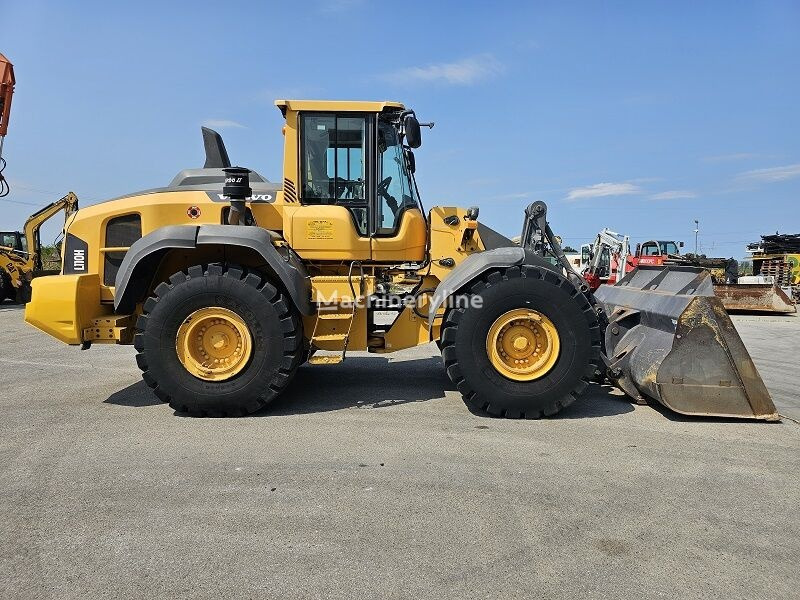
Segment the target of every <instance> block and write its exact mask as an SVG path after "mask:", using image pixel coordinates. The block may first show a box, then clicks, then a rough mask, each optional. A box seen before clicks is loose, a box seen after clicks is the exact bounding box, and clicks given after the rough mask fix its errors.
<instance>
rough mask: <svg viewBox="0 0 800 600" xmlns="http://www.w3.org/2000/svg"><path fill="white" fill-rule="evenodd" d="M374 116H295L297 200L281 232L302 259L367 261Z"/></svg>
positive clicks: (369, 250)
mask: <svg viewBox="0 0 800 600" xmlns="http://www.w3.org/2000/svg"><path fill="white" fill-rule="evenodd" d="M373 132H374V116H368V115H366V114H361V113H324V112H305V113H300V115H299V134H300V202H301V205H299V206H292V207H288V206H287V207H286V209H285V210H286V213H285V214H286V217H288V220H289V227H288V228H286V229H288V230H287V231H285V232H284V235H286V237H287V241H288V242H289V243H290V244H291V246H292V248H293V249H294V250H295V251H296V252H297V253H298V254H299V255H300V256H301V257H303V258H305V259H312V260H331V261H348V260H370V258H371V257H372V250H371V244H370V236H369V234H370V231H369V229H370V219H369V212H370V211H369V204H370V192H369V190H370V183H371V180H372V178H371V177H370V176H369V170H370V162H371V161H369V160H368V157H369V156H370V151H371V149H372V144H371V142H370V139H371V135H372V134H373Z"/></svg>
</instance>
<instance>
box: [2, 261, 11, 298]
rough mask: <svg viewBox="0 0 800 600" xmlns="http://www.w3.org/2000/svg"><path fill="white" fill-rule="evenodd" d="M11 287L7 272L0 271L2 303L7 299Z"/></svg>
mask: <svg viewBox="0 0 800 600" xmlns="http://www.w3.org/2000/svg"><path fill="white" fill-rule="evenodd" d="M10 287H11V286H10V285H9V281H8V278H7V276H6V272H5V271H4V270H3V269H0V302H3V300H5V299H6V297H7V296H8V290H9V288H10Z"/></svg>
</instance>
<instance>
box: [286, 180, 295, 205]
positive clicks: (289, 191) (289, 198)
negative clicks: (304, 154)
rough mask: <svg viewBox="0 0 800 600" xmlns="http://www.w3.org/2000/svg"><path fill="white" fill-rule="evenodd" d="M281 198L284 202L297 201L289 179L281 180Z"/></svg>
mask: <svg viewBox="0 0 800 600" xmlns="http://www.w3.org/2000/svg"><path fill="white" fill-rule="evenodd" d="M283 199H284V200H285V201H286V202H297V192H296V191H295V187H294V182H293V181H292V180H291V179H284V180H283Z"/></svg>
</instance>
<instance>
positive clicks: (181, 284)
mask: <svg viewBox="0 0 800 600" xmlns="http://www.w3.org/2000/svg"><path fill="white" fill-rule="evenodd" d="M276 105H277V106H278V108H279V109H280V110H281V112H282V114H283V116H284V117H285V126H284V128H283V135H284V158H283V176H282V181H281V182H280V183H271V182H269V181H267V180H266V179H264V178H263V177H261V176H260V175H258V174H257V173H254V172H251V171H249V170H247V169H242V168H233V167H231V164H230V161H229V159H228V154H227V151H226V150H225V147H224V145H223V144H222V141H221V139H220V137H219V135H217V134H216V133H215V132H213V131H211V130H207V129H204V131H203V135H204V142H205V147H206V164H205V166H204V168H202V169H188V170H185V171H182V172H181V173H179V174H178V175H177V176H176V177H175V178H174V179H173V180H172V182H171V183H170V184H169V185H168V186H167V187H164V188H158V189H153V190H148V191H145V192H140V193H136V194H132V195H129V196H123V197H121V198H117V199H115V200H111V201H108V202H105V203H102V204H97V205H94V206H90V207H87V208H84V209H81V210H80V211H78V212H77V213H76V214H75V216H74V217H73V218H72V219H70V221H69V222H68V223H67V226H66V242H65V251H64V263H63V267H62V272H61V274H60V275H56V276H51V277H43V278H38V279H36V280H34V281H33V298H32V301H31V302H30V303H29V304H28V306H27V308H26V314H25V318H26V320H27V321H28V322H29V323H31V324H32V325H35V326H36V327H38V328H40V329H41V330H43V331H45V332H47V333H49V334H50V335H52V336H54V337H56V338H58V339H60V340H62V341H63V342H66V343H68V344H75V345H82V346H83V347H85V348H86V347H89V346H90V345H91V344H93V343H118V344H130V343H133V345H134V346H135V348H136V351H137V353H138V354H137V357H136V361H137V364H138V365H139V367H140V368H141V370H142V372H143V378H144V380H145V381H146V382H147V384H148V385H149V386H150V387H151V388H153V390H154V392H155V394H156V395H157V396H158V397H159V398H161V399H162V400H164V401H165V402H168V403H169V404H170V406H172V407H173V408H174V409H175V410H177V411H180V412H186V413H189V414H192V415H198V416H224V415H243V414H246V413H250V412H253V411H255V410H258V409H259V408H261V407H262V406H264V405H265V404H267V403H269V402H270V401H272V400H273V399H274V398H275V397H277V396H278V395H279V394H280V393H281V392H282V391H283V390H284V389H286V386H287V385H288V384H289V382H290V381H291V379H292V377H293V376H294V375H295V373H296V372H297V369H298V367H299V366H300V365H301V364H303V363H305V362H309V363H311V364H334V363H337V362H341V360H343V359H344V358H345V356H346V353H347V352H348V351H350V350H362V351H369V352H373V353H388V352H394V351H395V350H400V349H403V348H409V347H413V346H416V345H419V344H426V343H428V342H432V341H434V342H436V343H437V344H438V346H439V347H440V348H441V352H442V357H443V359H444V367H445V369H446V371H447V374H448V376H449V377H450V379H451V380H452V381H453V382H454V384H455V385H456V386H457V388H458V390H459V391H460V392H461V394H462V396H463V398H464V401H465V402H466V403H467V404H469V405H470V406H472V407H474V408H476V409H478V410H483V411H485V412H487V413H489V414H492V415H498V416H504V417H527V418H536V417H541V416H545V415H553V414H555V413H557V412H558V411H559V410H561V409H562V408H563V407H565V406H567V405H568V404H570V403H572V402H573V401H575V400H576V399H578V398H580V397H581V396H582V395H583V394H584V393H585V392H586V390H587V388H588V386H589V382H590V381H591V380H592V379H593V378H595V377H596V376H597V374H598V373H604V372H606V371H607V365H608V366H610V367H611V369H609V370H608V371H607V373H608V375H609V377H610V378H611V379H612V381H614V382H617V383H618V384H619V385H620V387H621V388H622V389H624V390H625V391H626V392H627V393H629V394H631V395H632V396H634V397H637V398H649V399H651V400H655V401H660V402H662V403H664V404H665V405H667V406H670V407H672V408H674V409H676V410H679V411H681V412H685V413H689V414H704V415H707V414H725V415H726V416H739V417H749V418H759V419H776V418H777V415H776V413H775V409H774V406H772V402H771V400H770V398H769V394H768V393H767V391H766V389H765V388H764V386H763V383H762V382H761V379H760V378H759V377H758V373H757V372H756V371H755V367H753V365H752V361H751V360H750V357H749V356H748V355H747V352H746V351H744V347H743V346H740V345H741V340H739V339H738V335H737V334H736V331H735V329H733V327H732V325H731V324H730V320H727V321H726V319H727V316H726V315H725V313H724V311H721V314H717V310H716V309H717V305H718V301H717V300H715V299H714V298H713V296H708V295H707V290H706V287H705V286H704V285H702V274H700V273H699V271H697V270H694V271H692V270H689V271H686V270H677V271H675V270H672V269H659V270H658V272H657V273H654V274H653V275H654V276H653V277H650V278H649V279H647V281H646V282H644V283H642V281H641V280H640V278H639V277H638V275H637V272H634V273H631V274H630V275H629V276H628V277H626V278H625V279H623V280H622V281H621V282H620V283H619V284H618V285H617V286H614V287H609V286H603V287H601V290H603V288H605V290H604V294H603V298H602V300H603V302H602V303H600V302H598V301H597V300H596V298H595V296H594V295H593V294H592V293H591V292H590V291H589V288H588V286H587V285H586V283H585V282H584V281H583V280H582V279H581V278H580V276H579V275H578V274H577V273H575V272H574V271H573V270H572V269H571V268H570V267H569V264H568V262H567V259H566V257H565V256H564V253H563V252H562V251H561V247H560V245H559V243H558V240H557V238H556V236H555V235H554V234H553V232H552V231H551V229H550V226H549V224H548V222H547V208H546V206H545V205H544V204H543V203H541V202H536V203H533V204H532V205H531V206H529V207H528V209H527V210H526V214H525V219H524V223H523V227H522V235H521V239H520V245H515V244H513V243H512V242H511V240H509V239H507V238H506V237H504V236H503V235H501V234H499V233H497V232H496V231H493V230H492V229H490V228H489V227H487V226H485V225H484V224H482V223H480V222H479V220H478V209H477V208H474V207H473V208H468V209H464V208H458V207H455V206H435V207H433V208H432V209H431V210H430V212H428V213H426V212H425V210H424V209H423V207H422V203H421V201H420V197H419V193H418V190H417V185H416V182H415V179H414V172H415V170H416V160H415V157H414V150H415V149H417V148H419V147H420V145H421V134H420V123H419V122H418V120H417V118H416V116H415V114H414V111H412V110H408V109H406V108H405V107H404V106H403V105H402V104H400V103H397V102H339V101H303V100H279V101H277V102H276ZM631 276H634V277H633V278H631ZM661 283H664V284H665V287H664V289H663V291H662V290H661V289H658V290H656V288H658V286H659V285H660V284H661ZM654 290H655V291H654ZM379 311H380V312H381V313H383V314H385V313H386V311H390V312H391V313H393V314H394V318H393V319H391V322H389V323H385V322H384V321H383V320H381V322H379V320H378V319H376V318H375V317H376V313H378V312H379ZM709 311H711V313H713V318H711V316H709ZM688 313H691V314H688ZM693 315H703V316H704V318H703V319H698V318H694V317H693ZM665 320H666V321H668V322H669V323H673V320H674V322H675V323H677V326H676V327H677V331H676V327H673V328H672V330H671V331H670V328H669V327H668V326H667V325H666V324H665ZM609 321H610V323H611V324H610V325H609V324H608V323H609ZM723 330H724V331H723ZM722 333H724V335H722ZM678 338H680V340H681V341H680V343H679V344H675V343H674V342H675V340H676V339H678ZM737 343H738V344H739V345H737ZM730 345H732V346H736V348H735V350H736V351H735V352H733V353H731V352H729V346H730ZM692 352H695V353H700V352H705V353H706V354H707V355H708V357H709V358H708V360H706V361H705V362H704V364H703V368H702V369H699V368H691V365H688V364H687V363H688V362H691V361H690V356H689V355H691V353H692ZM742 373H743V374H744V376H740V374H742ZM664 378H667V379H666V380H665V379H664ZM663 386H666V388H664V387H663Z"/></svg>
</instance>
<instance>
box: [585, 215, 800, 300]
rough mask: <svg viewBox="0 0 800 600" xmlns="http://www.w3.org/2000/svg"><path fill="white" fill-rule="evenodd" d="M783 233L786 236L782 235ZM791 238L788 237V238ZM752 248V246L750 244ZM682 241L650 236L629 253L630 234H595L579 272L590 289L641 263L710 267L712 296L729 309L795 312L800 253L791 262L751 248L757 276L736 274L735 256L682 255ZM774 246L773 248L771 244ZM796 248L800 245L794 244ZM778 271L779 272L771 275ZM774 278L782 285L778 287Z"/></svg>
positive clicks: (799, 276)
mask: <svg viewBox="0 0 800 600" xmlns="http://www.w3.org/2000/svg"><path fill="white" fill-rule="evenodd" d="M784 237H787V236H784ZM788 237H791V236H788ZM754 246H755V245H754ZM682 247H683V242H674V241H672V240H650V241H647V242H644V243H640V244H637V245H636V250H635V252H633V253H631V250H630V244H629V238H628V236H624V235H621V234H619V233H616V232H614V231H611V230H610V229H603V230H602V231H601V232H600V233H598V234H597V237H596V238H595V241H594V243H593V244H591V245H590V244H584V245H583V246H582V247H581V251H582V254H583V256H584V257H585V261H584V265H585V267H584V268H583V271H582V275H583V277H584V279H585V280H586V282H587V283H588V284H589V287H590V289H591V290H592V291H595V290H597V289H598V288H599V287H600V285H602V284H614V283H616V282H617V281H619V280H621V279H622V278H623V277H624V276H625V274H627V273H630V272H631V271H633V270H634V269H635V268H637V267H639V266H651V267H652V266H680V265H683V266H691V267H697V268H700V269H705V270H706V271H708V273H709V275H710V278H711V283H712V286H713V290H714V294H715V295H716V296H717V297H718V298H719V299H720V300H722V304H723V306H724V307H725V309H726V310H727V311H731V312H760V313H775V314H788V313H794V312H796V311H797V309H796V307H795V302H796V300H794V299H793V298H792V291H791V290H792V287H791V281H792V279H791V278H792V277H793V276H794V277H796V278H797V279H798V282H800V269H795V271H796V273H795V274H794V275H793V272H792V265H793V264H795V265H796V264H800V260H798V259H800V254H797V255H796V257H797V258H795V259H794V261H795V262H794V263H792V260H793V259H792V257H791V255H789V254H786V255H784V256H781V255H778V254H775V255H765V254H764V252H763V251H759V250H753V251H752V252H753V253H754V254H753V263H754V265H755V266H756V270H757V271H759V275H756V276H752V277H739V272H738V263H737V261H736V260H734V259H733V258H707V257H705V256H695V255H693V254H681V253H680V248H682ZM770 248H772V247H770ZM797 249H798V252H800V244H797ZM773 273H777V276H775V275H773ZM778 282H781V283H785V285H784V286H783V287H782V286H781V285H779V283H778Z"/></svg>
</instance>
